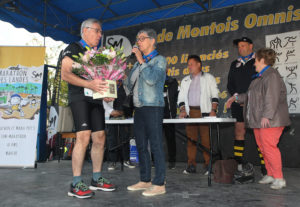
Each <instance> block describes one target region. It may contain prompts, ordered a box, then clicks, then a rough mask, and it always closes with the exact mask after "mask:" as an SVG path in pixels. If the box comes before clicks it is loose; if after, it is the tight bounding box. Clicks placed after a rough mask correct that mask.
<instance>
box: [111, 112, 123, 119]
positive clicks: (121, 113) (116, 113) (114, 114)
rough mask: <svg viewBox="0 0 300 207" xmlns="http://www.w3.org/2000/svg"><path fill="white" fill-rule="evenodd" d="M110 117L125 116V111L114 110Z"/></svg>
mask: <svg viewBox="0 0 300 207" xmlns="http://www.w3.org/2000/svg"><path fill="white" fill-rule="evenodd" d="M110 115H111V116H112V117H119V116H122V115H123V111H118V110H113V111H112V112H111V113H110Z"/></svg>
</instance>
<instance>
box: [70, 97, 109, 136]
mask: <svg viewBox="0 0 300 207" xmlns="http://www.w3.org/2000/svg"><path fill="white" fill-rule="evenodd" d="M70 107H71V111H72V115H73V119H74V125H75V130H76V132H79V131H84V130H91V131H92V132H97V131H102V130H104V129H105V117H104V109H103V105H102V104H96V103H91V102H87V101H78V102H71V104H70Z"/></svg>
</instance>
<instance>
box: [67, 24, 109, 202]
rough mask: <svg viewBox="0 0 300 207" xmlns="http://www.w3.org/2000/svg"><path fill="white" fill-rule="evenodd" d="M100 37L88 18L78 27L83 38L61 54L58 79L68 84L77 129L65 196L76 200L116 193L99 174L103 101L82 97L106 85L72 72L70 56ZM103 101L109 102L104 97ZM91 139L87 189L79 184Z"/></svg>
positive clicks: (101, 158)
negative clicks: (70, 172)
mask: <svg viewBox="0 0 300 207" xmlns="http://www.w3.org/2000/svg"><path fill="white" fill-rule="evenodd" d="M101 36H102V29H101V24H100V22H99V21H98V20H96V19H87V20H85V21H84V22H83V23H82V25H81V37H82V39H81V40H80V41H79V42H75V43H72V44H70V45H69V46H68V47H67V48H66V49H65V50H64V53H63V56H64V57H63V60H62V71H61V76H62V79H63V80H65V81H67V82H68V87H69V92H68V99H69V104H70V107H71V110H72V114H73V118H74V123H75V129H76V144H75V147H74V149H73V154H72V169H73V182H72V184H71V188H70V191H69V192H68V195H69V196H73V197H77V198H89V197H92V196H93V195H94V193H93V192H92V191H91V190H103V191H113V190H115V186H114V185H113V184H111V183H110V182H109V181H108V180H107V179H105V178H103V177H102V174H101V167H102V162H103V153H104V144H105V132H104V129H105V118H104V109H103V105H102V100H99V99H98V100H93V99H92V97H88V96H85V95H84V90H85V89H86V88H88V89H92V90H93V91H96V92H99V93H103V92H104V91H105V90H106V89H107V83H106V82H105V81H103V80H84V79H82V78H81V77H79V76H77V75H75V74H74V73H72V64H73V61H74V60H73V57H72V55H78V53H84V52H85V51H86V48H94V47H97V46H98V44H99V41H100V39H101ZM105 101H107V102H109V101H112V100H111V99H108V98H106V99H105ZM90 137H92V141H93V144H92V149H91V158H92V163H93V175H92V180H91V185H90V187H88V186H87V185H86V184H85V183H84V182H83V181H82V177H81V171H82V165H83V160H84V156H85V153H86V148H87V146H88V144H89V142H90Z"/></svg>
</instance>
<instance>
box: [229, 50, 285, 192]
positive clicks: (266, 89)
mask: <svg viewBox="0 0 300 207" xmlns="http://www.w3.org/2000/svg"><path fill="white" fill-rule="evenodd" d="M275 60H276V54H275V51H274V50H272V49H266V48H264V49H260V50H259V51H258V52H257V53H256V58H255V67H256V71H257V75H256V76H255V79H254V80H253V81H252V82H251V85H250V87H249V89H248V91H247V93H244V94H234V95H233V96H232V97H231V98H229V99H228V101H227V107H230V106H231V104H232V103H233V102H234V101H236V102H238V103H240V104H242V103H244V104H245V107H244V117H245V120H246V125H247V126H248V127H249V128H253V130H254V135H255V139H256V143H257V145H258V146H259V148H260V149H261V152H262V154H263V157H264V159H265V165H266V168H267V172H268V173H267V175H265V176H264V177H263V178H262V179H261V180H260V181H259V183H261V184H271V186H270V187H271V188H272V189H281V188H283V187H286V181H285V179H284V178H283V175H282V163H281V154H280V151H279V148H278V147H277V144H278V142H279V139H280V136H281V134H282V131H283V129H284V127H285V126H288V125H289V124H290V118H289V112H288V105H287V100H286V87H285V85H284V82H283V81H282V79H281V77H280V75H279V73H278V71H277V70H275V69H274V68H272V65H273V64H274V63H275Z"/></svg>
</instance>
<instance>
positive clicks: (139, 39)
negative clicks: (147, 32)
mask: <svg viewBox="0 0 300 207" xmlns="http://www.w3.org/2000/svg"><path fill="white" fill-rule="evenodd" d="M146 38H149V39H151V37H140V38H136V42H138V41H141V42H144V40H145V39H146Z"/></svg>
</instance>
